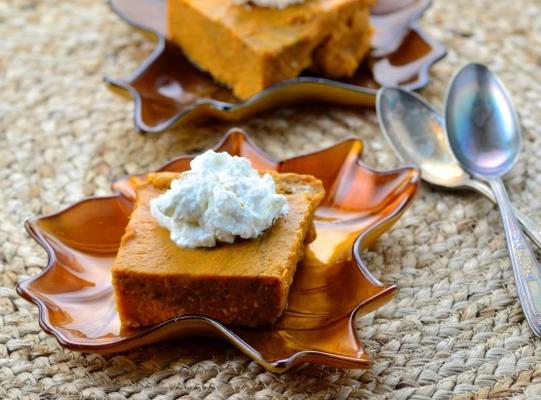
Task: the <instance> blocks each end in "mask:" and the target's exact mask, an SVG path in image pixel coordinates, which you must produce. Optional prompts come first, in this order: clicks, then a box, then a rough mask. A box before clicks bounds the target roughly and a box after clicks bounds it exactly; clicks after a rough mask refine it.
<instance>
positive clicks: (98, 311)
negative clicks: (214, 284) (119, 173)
mask: <svg viewBox="0 0 541 400" xmlns="http://www.w3.org/2000/svg"><path fill="white" fill-rule="evenodd" d="M216 150H217V151H227V152H229V153H231V154H235V155H239V156H243V157H246V158H248V159H250V160H251V162H252V165H253V166H254V167H255V168H258V169H260V170H277V171H280V172H297V173H302V174H312V175H315V176H316V177H318V178H319V179H321V180H322V181H323V183H324V185H325V189H326V191H327V195H326V198H325V200H324V201H323V203H322V204H321V206H320V207H319V209H318V210H317V213H316V218H315V225H316V230H317V238H316V240H315V241H314V242H312V243H310V244H309V245H307V246H306V248H305V258H304V260H303V261H302V262H301V263H300V264H299V266H298V270H297V273H296V275H295V279H294V282H293V285H292V287H291V291H290V293H289V298H288V308H287V311H286V312H285V314H284V315H283V316H282V318H281V319H280V320H279V321H278V322H276V323H275V324H274V325H271V326H269V327H267V328H264V329H263V328H261V329H249V328H242V327H238V326H228V325H223V324H221V323H220V322H218V321H216V320H213V319H211V318H207V317H204V316H194V315H179V316H178V317H176V318H173V319H170V320H168V321H166V322H164V323H161V324H159V325H156V326H151V327H146V328H139V329H125V328H122V327H121V325H120V321H119V318H118V313H117V309H116V306H115V301H114V296H113V290H112V287H111V274H110V270H111V265H112V263H113V260H114V258H115V255H116V253H117V250H118V246H119V242H120V238H121V237H122V235H123V233H124V229H125V227H126V224H127V223H128V218H129V215H130V213H131V211H132V208H133V206H134V196H135V194H134V193H135V192H134V190H133V188H134V184H135V183H136V182H137V180H138V179H140V178H141V176H139V177H137V176H135V177H130V178H127V179H123V180H120V181H118V182H116V183H115V184H114V185H113V188H114V190H115V191H116V192H117V194H115V195H113V196H110V197H95V198H89V199H86V200H83V201H81V202H79V203H77V204H75V205H73V206H71V207H69V208H67V209H65V210H63V211H60V212H59V213H57V214H54V215H50V216H45V217H43V216H42V217H36V218H33V219H30V220H29V221H27V223H26V228H27V230H28V232H29V233H30V235H32V237H33V238H34V239H35V240H37V241H38V242H39V243H40V244H41V245H42V246H43V247H44V248H45V249H46V250H47V253H48V255H49V261H48V264H47V267H46V268H45V269H44V270H43V272H42V273H41V274H40V275H38V276H36V277H33V278H31V279H28V280H27V281H24V282H22V283H21V284H20V285H19V286H18V287H17V292H18V293H19V294H20V295H21V296H23V297H24V298H26V299H27V300H29V301H31V302H33V303H35V304H36V305H37V306H38V307H39V315H40V324H41V326H42V328H43V329H44V330H45V331H47V332H48V333H51V334H53V335H54V336H56V338H57V339H58V341H59V342H60V343H61V344H62V345H63V346H65V347H67V348H70V349H74V350H80V351H87V352H120V351H125V350H128V349H130V348H134V347H138V346H141V345H144V344H149V343H153V342H158V341H162V340H166V339H172V338H178V337H184V336H193V335H203V336H209V335H210V336H219V337H222V338H225V339H226V340H228V341H230V342H231V343H232V344H234V345H235V346H236V347H237V348H239V349H240V350H242V351H243V352H244V353H245V354H247V355H248V356H249V357H251V358H252V359H254V360H255V361H257V362H258V363H260V364H261V365H263V366H264V367H265V368H267V369H269V370H271V371H275V372H283V371H285V370H287V369H289V368H291V367H292V366H294V365H297V364H300V363H306V362H313V363H322V364H328V365H333V366H337V367H345V368H348V367H350V368H363V367H366V366H368V365H369V357H368V355H367V354H366V353H365V352H364V351H363V349H362V347H361V344H360V342H359V340H358V338H357V335H356V332H355V328H354V325H353V321H354V318H355V316H356V315H357V314H365V313H367V312H369V311H372V310H374V309H375V308H377V307H379V306H380V305H382V304H383V303H384V302H386V301H388V300H389V299H390V298H391V297H392V296H393V295H394V294H395V291H396V287H395V285H389V284H382V283H381V282H379V281H378V280H377V279H376V278H374V277H373V276H372V275H371V274H370V272H369V271H368V269H367V268H366V266H365V265H364V264H363V262H362V260H361V251H362V250H363V249H364V248H365V247H366V246H368V245H369V244H370V243H372V242H374V240H376V239H377V237H378V236H379V235H381V234H382V233H383V232H384V231H386V230H387V229H389V227H390V226H391V225H392V224H393V223H394V222H395V221H396V220H397V219H398V218H399V217H400V215H401V214H402V213H403V212H404V210H405V209H406V207H407V206H408V205H409V204H410V202H411V201H412V199H413V197H414V194H415V192H416V190H417V186H418V181H419V174H418V172H417V171H416V170H415V169H413V168H401V169H396V170H393V171H387V172H376V171H373V170H371V169H369V168H367V167H366V166H364V165H363V164H361V163H360V162H359V155H360V154H361V150H362V143H361V142H360V141H359V140H358V139H349V140H345V141H343V142H341V143H339V144H337V145H335V146H333V147H330V148H327V149H325V150H321V151H319V152H316V153H312V154H308V155H305V156H300V157H296V158H292V159H289V160H285V161H280V162H277V161H274V160H272V159H271V158H270V157H269V156H267V155H266V154H264V153H263V152H261V151H260V150H259V149H258V148H257V147H256V146H255V145H254V144H253V143H252V142H251V141H250V139H249V138H248V137H247V136H246V135H245V134H244V133H243V132H242V131H240V130H238V129H237V130H232V131H230V132H229V133H228V134H227V135H226V136H225V138H224V139H223V140H222V142H221V143H220V144H219V145H218V146H217V147H216ZM191 159H192V157H189V156H182V157H179V158H177V159H174V160H173V161H171V162H169V163H168V164H166V165H165V166H164V167H163V168H161V169H160V170H162V171H184V170H186V169H188V168H189V162H190V160H191ZM143 178H144V176H143Z"/></svg>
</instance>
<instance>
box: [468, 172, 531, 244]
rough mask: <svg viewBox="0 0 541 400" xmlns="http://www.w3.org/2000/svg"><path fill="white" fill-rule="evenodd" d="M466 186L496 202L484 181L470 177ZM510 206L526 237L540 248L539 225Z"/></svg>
mask: <svg viewBox="0 0 541 400" xmlns="http://www.w3.org/2000/svg"><path fill="white" fill-rule="evenodd" d="M466 186H467V187H469V188H471V189H474V190H477V191H478V192H479V193H481V194H483V195H484V196H485V197H487V198H488V199H490V200H492V201H493V202H494V203H496V197H494V192H493V191H492V190H491V189H490V187H489V186H488V185H487V184H485V183H484V182H481V181H479V180H476V179H471V180H469V181H468V182H466ZM511 208H512V210H513V213H514V214H515V217H516V218H517V220H518V221H519V222H520V224H521V225H522V228H523V229H524V232H526V234H527V235H528V237H529V238H530V239H532V241H533V242H534V243H535V244H536V245H537V247H539V248H540V249H541V226H540V225H539V224H538V223H537V222H535V221H534V220H533V219H531V218H530V217H528V216H527V215H526V214H524V213H522V212H521V211H519V210H517V209H516V208H515V207H513V206H511Z"/></svg>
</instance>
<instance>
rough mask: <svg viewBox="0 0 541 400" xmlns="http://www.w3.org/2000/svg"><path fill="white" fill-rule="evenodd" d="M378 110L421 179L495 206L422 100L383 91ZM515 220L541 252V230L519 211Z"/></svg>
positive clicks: (399, 91) (388, 133)
mask: <svg viewBox="0 0 541 400" xmlns="http://www.w3.org/2000/svg"><path fill="white" fill-rule="evenodd" d="M376 110H377V115H378V120H379V125H380V128H381V130H382V132H383V135H384V136H385V138H386V139H387V141H388V142H389V144H390V145H391V147H392V148H393V149H394V151H395V153H396V154H397V155H398V156H399V157H400V158H401V159H402V161H404V162H406V163H408V164H414V165H416V166H417V167H419V168H420V170H421V177H422V178H423V179H424V180H425V181H427V182H429V183H431V184H433V185H436V186H439V187H444V188H450V189H461V188H468V189H474V190H476V191H477V192H479V193H481V194H483V195H485V196H486V197H488V198H489V199H490V200H492V201H493V202H494V203H495V202H496V198H495V197H494V193H493V192H492V190H491V189H490V187H489V186H488V185H487V184H486V183H484V182H482V181H480V180H479V179H476V178H474V177H472V176H471V175H469V174H468V173H467V172H466V171H464V169H462V167H461V166H460V164H459V163H458V161H457V160H456V159H455V157H454V155H453V151H452V150H451V147H450V146H449V143H448V140H447V134H446V132H445V122H444V120H443V117H442V116H441V115H440V114H439V113H438V112H437V111H436V110H435V109H434V108H433V107H432V106H431V105H430V104H428V103H427V102H426V101H424V100H423V98H422V97H420V96H419V95H417V94H415V93H411V92H408V91H406V90H404V89H400V88H391V87H388V88H382V89H380V90H379V91H378V95H377V97H376ZM513 211H514V213H515V216H516V217H517V219H518V220H519V222H520V223H521V224H522V226H523V228H524V230H525V231H526V233H527V234H528V236H529V237H530V239H532V241H533V242H535V244H536V245H537V246H539V247H540V248H541V227H540V226H539V225H538V224H537V223H536V222H535V221H534V220H532V219H531V218H530V217H528V216H527V215H525V214H523V213H522V212H520V211H519V210H517V209H516V208H515V209H514V210H513Z"/></svg>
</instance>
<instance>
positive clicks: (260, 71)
mask: <svg viewBox="0 0 541 400" xmlns="http://www.w3.org/2000/svg"><path fill="white" fill-rule="evenodd" d="M374 2H375V0H306V1H305V2H303V3H301V4H294V5H291V6H289V7H286V8H283V9H275V8H265V7H258V6H246V5H238V4H235V1H234V0H168V10H167V15H168V36H169V38H170V39H171V40H172V41H174V42H175V43H177V44H178V45H180V46H181V47H182V49H183V50H184V52H185V54H186V56H187V57H188V58H189V59H191V60H192V62H194V63H195V64H196V65H198V66H199V68H201V69H203V70H205V71H208V72H209V73H210V74H211V75H212V76H213V77H214V78H215V79H216V80H218V81H220V82H222V83H224V84H225V85H227V86H229V87H231V88H232V89H233V92H234V94H235V95H236V96H238V97H239V98H242V99H245V98H248V97H250V96H252V95H254V94H256V93H258V92H260V91H261V90H263V89H264V88H266V87H268V86H270V85H272V84H273V83H276V82H279V81H282V80H286V79H290V78H294V77H296V76H298V75H299V74H300V73H301V72H302V71H304V70H306V69H312V70H316V71H318V72H319V73H321V74H322V75H324V76H327V77H329V78H340V77H347V76H351V75H353V73H354V72H355V70H356V69H357V67H358V65H359V63H360V61H361V60H362V59H363V58H364V56H365V55H366V53H367V52H368V50H369V48H370V35H371V28H370V7H371V6H372V5H373V3H374Z"/></svg>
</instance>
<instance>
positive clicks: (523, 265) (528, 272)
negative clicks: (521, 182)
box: [487, 178, 541, 336]
mask: <svg viewBox="0 0 541 400" xmlns="http://www.w3.org/2000/svg"><path fill="white" fill-rule="evenodd" d="M487 181H488V183H489V184H490V186H491V188H492V190H493V191H494V195H495V196H496V201H497V203H498V206H499V207H500V213H501V217H502V222H503V227H504V230H505V236H506V238H507V249H508V250H509V255H510V256H511V264H512V266H513V273H514V275H515V281H516V286H517V294H518V297H519V299H520V302H521V304H522V310H523V311H524V315H525V316H526V320H527V321H528V323H529V324H530V327H531V328H532V330H533V331H534V333H535V334H536V335H537V336H541V279H540V275H539V265H538V264H537V260H536V259H535V256H534V254H533V251H532V249H531V248H530V245H529V244H528V241H527V240H526V238H525V237H524V234H523V233H522V230H521V229H520V226H519V225H518V222H517V220H516V218H515V216H514V215H513V211H512V209H511V203H510V202H509V197H508V196H507V192H506V190H505V187H504V186H503V182H502V180H501V179H499V178H490V179H487Z"/></svg>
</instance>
